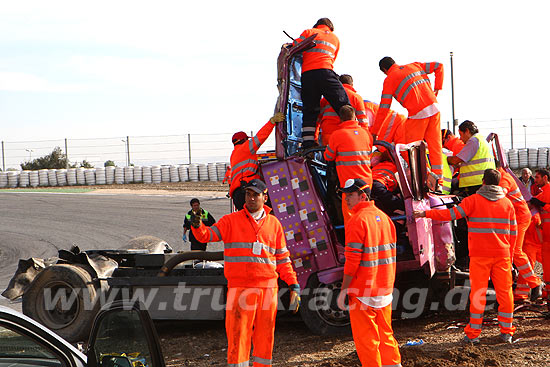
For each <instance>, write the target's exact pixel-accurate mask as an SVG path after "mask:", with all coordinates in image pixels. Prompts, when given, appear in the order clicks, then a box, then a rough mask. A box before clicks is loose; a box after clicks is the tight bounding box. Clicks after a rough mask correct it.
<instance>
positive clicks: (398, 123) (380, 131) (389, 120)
mask: <svg viewBox="0 0 550 367" xmlns="http://www.w3.org/2000/svg"><path fill="white" fill-rule="evenodd" d="M365 108H366V109H367V111H369V109H372V111H373V112H374V116H376V114H377V113H378V104H376V103H374V102H369V107H367V104H366V103H365ZM368 114H369V113H368V112H367V115H368ZM374 121H376V119H374V120H373V124H372V126H371V129H370V130H371V133H372V134H373V135H376V139H377V140H384V141H387V142H388V143H394V144H404V143H405V121H407V118H406V117H405V116H403V115H402V114H400V113H397V112H395V111H393V110H389V113H388V114H387V115H386V118H385V119H384V120H383V121H382V120H379V121H378V122H374Z"/></svg>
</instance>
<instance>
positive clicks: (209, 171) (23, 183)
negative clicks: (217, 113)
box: [0, 148, 548, 188]
mask: <svg viewBox="0 0 550 367" xmlns="http://www.w3.org/2000/svg"><path fill="white" fill-rule="evenodd" d="M540 149H542V150H538V152H539V154H538V162H539V163H540V164H542V163H548V148H540ZM511 151H512V150H510V151H509V152H508V153H509V154H510V153H511ZM509 157H510V155H509ZM543 157H544V160H543ZM227 166H228V163H225V162H216V163H208V164H197V163H192V164H189V165H187V164H180V165H163V166H158V165H157V166H143V167H140V166H136V167H134V166H127V167H114V166H107V167H98V168H83V167H80V168H69V169H41V170H35V171H30V170H24V171H6V172H2V171H0V188H7V187H10V188H12V187H13V188H14V187H38V186H41V187H43V186H75V185H87V186H92V185H105V184H107V185H111V184H114V183H115V184H125V183H126V184H128V183H134V182H136V183H137V182H140V183H141V182H143V183H146V184H151V183H161V182H187V181H191V182H198V181H222V180H223V178H224V176H225V170H226V167H227Z"/></svg>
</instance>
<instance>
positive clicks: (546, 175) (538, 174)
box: [535, 169, 550, 187]
mask: <svg viewBox="0 0 550 367" xmlns="http://www.w3.org/2000/svg"><path fill="white" fill-rule="evenodd" d="M548 182H550V172H549V171H548V170H546V169H538V170H536V171H535V185H537V186H538V187H543V186H544V185H546V184H547V183H548Z"/></svg>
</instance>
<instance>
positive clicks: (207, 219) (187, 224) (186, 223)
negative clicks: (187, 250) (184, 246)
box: [182, 198, 216, 251]
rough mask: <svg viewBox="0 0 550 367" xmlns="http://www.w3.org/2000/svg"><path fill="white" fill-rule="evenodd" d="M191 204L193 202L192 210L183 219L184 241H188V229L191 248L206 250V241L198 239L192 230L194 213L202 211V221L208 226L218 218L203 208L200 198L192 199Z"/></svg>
mask: <svg viewBox="0 0 550 367" xmlns="http://www.w3.org/2000/svg"><path fill="white" fill-rule="evenodd" d="M189 204H191V210H190V211H189V212H188V213H187V214H186V215H185V219H184V220H183V238H182V239H183V242H187V231H189V241H190V242H191V250H202V251H206V243H203V242H199V241H197V239H196V238H195V236H194V235H193V232H191V218H192V216H193V213H200V215H201V220H202V222H203V223H204V224H205V225H206V226H208V227H210V226H211V225H212V224H214V223H216V220H215V219H214V217H213V216H212V214H210V213H209V212H207V211H206V210H204V209H202V208H201V203H200V201H199V199H197V198H194V199H191V201H190V203H189Z"/></svg>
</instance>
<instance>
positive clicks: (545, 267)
mask: <svg viewBox="0 0 550 367" xmlns="http://www.w3.org/2000/svg"><path fill="white" fill-rule="evenodd" d="M542 221H543V223H542V248H541V255H542V273H543V274H542V278H543V279H544V283H546V285H545V287H544V289H545V291H546V293H547V298H548V300H550V219H543V220H542Z"/></svg>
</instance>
